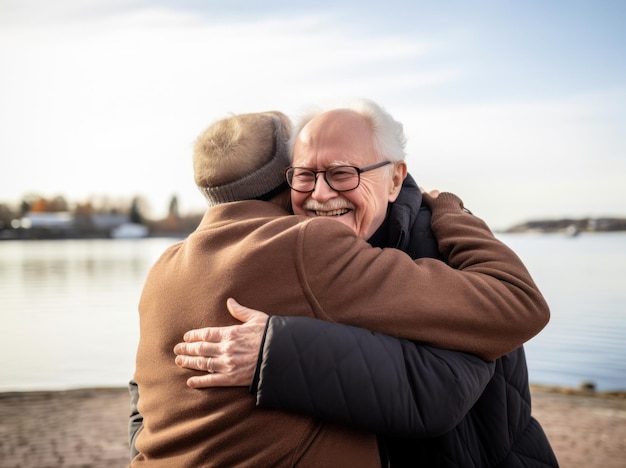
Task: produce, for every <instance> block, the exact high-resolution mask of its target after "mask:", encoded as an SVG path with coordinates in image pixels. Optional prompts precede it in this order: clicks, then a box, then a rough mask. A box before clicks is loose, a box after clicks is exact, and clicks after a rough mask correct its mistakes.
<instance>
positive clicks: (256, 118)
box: [193, 111, 291, 206]
mask: <svg viewBox="0 0 626 468" xmlns="http://www.w3.org/2000/svg"><path fill="white" fill-rule="evenodd" d="M290 131H291V122H290V121H289V118H288V117H287V116H286V115H284V114H282V113H281V112H277V111H273V112H260V113H255V114H239V115H234V116H231V117H227V118H225V119H222V120H219V121H217V122H215V123H214V124H212V125H211V126H209V127H208V128H207V129H206V130H205V131H204V132H203V133H202V134H201V135H200V136H199V137H198V139H197V140H196V143H195V145H194V151H193V169H194V179H195V182H196V185H197V186H198V188H199V189H200V191H201V192H202V193H203V194H204V196H205V197H206V199H207V201H208V202H209V206H213V205H217V204H220V203H227V202H233V201H240V200H252V199H259V198H263V197H264V196H266V195H268V194H272V193H275V192H277V191H278V190H280V189H282V188H284V187H286V180H285V172H284V171H285V169H286V168H287V167H288V166H289V164H290V157H289V144H288V142H289V137H290Z"/></svg>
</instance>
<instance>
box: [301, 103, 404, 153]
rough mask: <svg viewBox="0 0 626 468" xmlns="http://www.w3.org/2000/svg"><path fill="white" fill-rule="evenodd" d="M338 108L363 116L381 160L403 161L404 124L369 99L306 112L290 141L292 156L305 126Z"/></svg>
mask: <svg viewBox="0 0 626 468" xmlns="http://www.w3.org/2000/svg"><path fill="white" fill-rule="evenodd" d="M336 109H348V110H351V111H353V112H356V113H357V114H358V115H360V116H361V117H363V118H364V119H365V120H366V121H367V122H368V124H369V125H370V128H371V130H372V144H373V146H374V150H375V151H376V153H377V154H378V155H379V156H380V159H381V160H388V161H392V162H397V161H403V160H404V158H405V156H406V153H405V151H404V148H405V145H406V137H405V136H404V129H403V127H402V124H401V123H400V122H398V121H397V120H395V119H394V118H393V117H392V116H391V114H390V113H389V112H387V111H386V110H385V109H384V108H383V107H381V106H380V105H378V104H376V103H375V102H374V101H371V100H369V99H358V100H356V101H352V102H350V103H348V104H347V105H344V106H339V107H331V108H320V107H318V108H314V109H312V110H310V111H309V112H308V113H306V114H304V115H303V116H302V117H301V118H300V119H299V120H298V122H297V124H296V126H295V127H294V131H293V133H292V137H291V141H290V150H291V158H292V160H293V145H294V143H295V140H296V138H297V136H298V134H299V133H300V131H301V130H302V129H303V128H304V126H305V125H306V124H307V123H309V122H310V121H311V120H313V119H314V118H315V117H317V116H319V115H320V114H323V113H324V112H327V111H330V110H336Z"/></svg>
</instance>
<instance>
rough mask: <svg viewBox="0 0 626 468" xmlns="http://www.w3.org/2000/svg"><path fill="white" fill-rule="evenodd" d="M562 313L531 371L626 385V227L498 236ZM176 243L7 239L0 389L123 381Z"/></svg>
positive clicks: (534, 345) (531, 346)
mask: <svg viewBox="0 0 626 468" xmlns="http://www.w3.org/2000/svg"><path fill="white" fill-rule="evenodd" d="M500 238H501V239H502V240H503V241H504V242H506V243H507V244H508V245H510V246H511V247H512V248H513V249H514V250H515V251H516V252H517V253H518V254H519V255H520V257H521V258H522V259H523V260H524V262H525V263H526V265H527V267H528V268H529V270H530V271H531V273H532V274H533V276H534V278H535V280H536V282H537V283H538V284H539V287H540V289H541V290H542V292H543V293H544V295H545V296H546V298H547V300H548V303H549V304H550V307H551V310H552V320H551V322H550V324H549V325H548V327H547V328H546V329H545V330H544V331H542V332H541V334H540V335H538V336H537V337H535V338H533V340H531V341H530V342H529V343H528V344H527V345H526V351H527V356H528V361H529V370H530V378H531V381H532V382H535V383H542V384H550V385H552V384H554V385H566V386H577V385H579V384H580V383H581V382H582V381H585V380H592V381H594V382H595V383H596V384H597V386H598V388H599V389H601V390H609V389H626V234H624V233H619V234H589V235H586V234H583V235H580V236H578V237H576V238H566V237H563V236H560V235H536V236H535V235H500ZM173 242H175V239H143V240H68V241H25V242H22V241H5V242H0V391H15V390H42V389H65V388H80V387H93V386H124V385H126V383H127V381H128V379H129V377H130V376H131V375H132V372H133V366H134V353H135V347H136V344H137V334H138V322H137V302H138V299H139V294H140V291H141V287H142V285H143V282H144V279H145V276H146V273H147V271H148V269H149V268H150V266H151V264H152V263H153V262H154V261H155V260H156V258H157V257H158V256H159V255H160V253H161V252H162V251H163V250H164V249H165V248H166V247H167V246H168V245H170V244H172V243H173Z"/></svg>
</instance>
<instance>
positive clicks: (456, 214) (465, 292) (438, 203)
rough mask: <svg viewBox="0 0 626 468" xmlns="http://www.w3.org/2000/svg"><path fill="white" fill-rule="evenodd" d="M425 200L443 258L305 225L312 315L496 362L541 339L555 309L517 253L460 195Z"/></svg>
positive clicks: (300, 253)
mask: <svg viewBox="0 0 626 468" xmlns="http://www.w3.org/2000/svg"><path fill="white" fill-rule="evenodd" d="M424 200H425V201H426V202H428V203H429V206H430V208H431V210H432V213H433V214H432V228H433V232H434V234H435V237H436V239H437V242H438V247H439V252H440V254H441V256H442V258H443V259H445V262H442V261H439V260H437V259H434V258H419V259H417V260H415V261H412V260H411V259H410V257H409V256H408V255H406V254H404V253H403V252H400V251H398V250H396V249H382V250H381V249H372V248H367V247H365V246H364V244H365V243H364V241H363V242H359V240H358V239H357V240H356V241H355V239H354V236H353V233H352V232H351V231H350V230H349V229H347V228H346V227H345V226H344V225H342V224H339V223H336V222H335V221H334V220H328V219H325V218H322V219H320V218H316V219H313V220H311V222H309V223H307V224H306V225H305V228H303V230H302V232H301V234H302V235H301V240H300V248H299V249H296V250H295V256H294V257H295V258H294V262H295V263H296V271H297V274H298V277H299V280H300V283H301V287H302V291H303V293H304V294H305V296H306V298H307V300H308V302H309V304H310V306H311V310H312V311H313V315H314V317H315V318H319V319H323V320H327V321H331V322H339V323H344V324H346V325H353V326H357V327H361V328H366V329H368V330H372V331H375V332H378V333H384V334H387V335H390V336H395V337H398V338H403V339H408V340H413V341H419V342H424V343H428V344H430V345H433V346H437V347H440V348H445V349H453V350H457V351H463V352H468V353H471V354H476V355H478V356H480V357H482V358H484V359H486V360H489V361H491V360H494V359H497V358H498V357H500V356H503V355H504V354H507V353H509V352H511V351H512V350H514V349H516V348H518V347H519V346H521V345H522V344H523V343H525V342H526V341H528V340H529V339H530V338H532V337H533V336H534V335H536V334H537V333H538V332H539V331H540V330H541V329H542V328H543V327H544V326H545V325H546V323H547V322H548V320H549V316H550V311H549V308H548V305H547V303H546V302H545V299H544V298H543V296H542V294H541V292H540V291H539V289H538V288H537V286H536V284H535V283H534V281H533V279H532V278H531V276H530V274H529V272H528V270H527V269H526V267H525V266H524V264H523V263H522V261H521V260H520V259H519V257H518V256H517V255H516V254H515V253H514V252H513V251H512V250H511V249H510V248H508V247H507V246H506V245H505V244H504V243H502V242H501V241H499V240H498V239H496V238H495V236H494V235H493V233H492V232H491V231H490V230H489V228H488V226H487V225H486V224H485V223H484V222H483V221H482V220H480V219H479V218H477V217H475V216H473V215H471V214H469V213H467V212H466V211H465V210H464V209H463V203H462V201H461V200H460V199H459V198H458V197H456V196H455V195H453V194H450V193H442V194H440V195H439V196H438V197H437V198H432V197H427V196H426V195H425V196H424ZM328 233H333V236H334V237H333V242H327V239H328V237H327V236H325V234H328ZM381 310H384V311H385V313H384V314H381V313H380V311H381ZM286 312H287V313H288V311H286Z"/></svg>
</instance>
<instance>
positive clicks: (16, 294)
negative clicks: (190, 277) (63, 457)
mask: <svg viewBox="0 0 626 468" xmlns="http://www.w3.org/2000/svg"><path fill="white" fill-rule="evenodd" d="M173 242H175V240H174V239H143V240H67V241H62V240H61V241H6V242H0V320H1V322H2V330H1V331H0V338H1V341H0V391H3V390H4V391H6V390H24V389H42V388H53V389H56V388H71V387H87V386H110V385H124V383H125V382H126V381H127V380H128V378H130V376H131V375H132V371H133V367H134V362H133V360H134V352H135V348H136V346H137V334H138V322H137V303H138V301H139V295H140V293H141V287H142V285H143V282H144V280H145V276H146V274H147V272H148V269H149V268H150V266H151V265H152V263H153V262H154V261H155V260H156V258H157V257H158V256H159V255H160V254H161V253H162V252H163V250H164V249H165V248H166V247H167V246H168V245H170V244H172V243H173Z"/></svg>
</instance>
